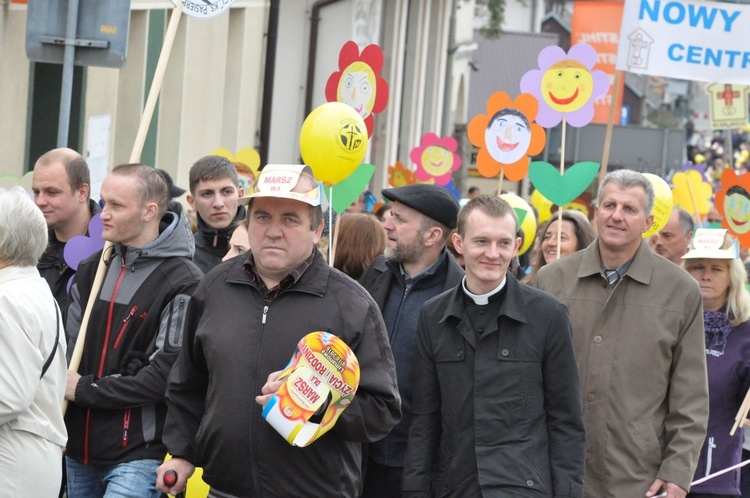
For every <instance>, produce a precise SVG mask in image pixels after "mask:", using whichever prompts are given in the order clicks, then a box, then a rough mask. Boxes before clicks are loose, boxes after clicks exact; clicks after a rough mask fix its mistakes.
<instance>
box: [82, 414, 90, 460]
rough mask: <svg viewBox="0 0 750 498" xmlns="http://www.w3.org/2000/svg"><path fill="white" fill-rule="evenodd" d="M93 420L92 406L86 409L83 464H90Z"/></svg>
mask: <svg viewBox="0 0 750 498" xmlns="http://www.w3.org/2000/svg"><path fill="white" fill-rule="evenodd" d="M90 421H91V408H89V409H88V410H86V430H85V431H83V464H84V465H88V464H89V422H90Z"/></svg>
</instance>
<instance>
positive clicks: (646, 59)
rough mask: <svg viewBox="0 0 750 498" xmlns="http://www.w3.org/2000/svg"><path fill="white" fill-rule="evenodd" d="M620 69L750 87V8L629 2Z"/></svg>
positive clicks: (687, 0)
mask: <svg viewBox="0 0 750 498" xmlns="http://www.w3.org/2000/svg"><path fill="white" fill-rule="evenodd" d="M617 69H620V70H623V71H630V72H632V73H639V74H650V75H654V76H668V77H672V78H680V79H686V80H694V81H706V82H714V81H720V82H722V83H737V84H748V83H750V6H746V5H739V4H734V3H723V2H704V1H700V0H625V9H624V11H623V16H622V27H621V28H620V44H619V47H618V52H617Z"/></svg>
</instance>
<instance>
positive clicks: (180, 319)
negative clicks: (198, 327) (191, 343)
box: [161, 294, 190, 353]
mask: <svg viewBox="0 0 750 498" xmlns="http://www.w3.org/2000/svg"><path fill="white" fill-rule="evenodd" d="M189 302H190V296H187V295H184V294H180V295H178V296H175V298H174V299H172V302H171V303H169V311H168V312H167V313H165V314H164V315H162V323H161V329H162V330H163V331H166V334H165V337H164V351H165V352H167V353H176V352H178V351H179V350H180V347H181V346H182V335H183V327H184V325H185V316H186V314H187V307H188V304H189Z"/></svg>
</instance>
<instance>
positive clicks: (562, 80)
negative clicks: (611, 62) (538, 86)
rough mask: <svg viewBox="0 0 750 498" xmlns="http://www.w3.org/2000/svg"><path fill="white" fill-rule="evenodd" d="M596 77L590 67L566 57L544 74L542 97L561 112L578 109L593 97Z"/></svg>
mask: <svg viewBox="0 0 750 498" xmlns="http://www.w3.org/2000/svg"><path fill="white" fill-rule="evenodd" d="M593 89H594V79H593V78H592V77H591V72H590V71H589V68H587V67H586V66H584V65H583V64H581V63H580V62H578V61H574V60H571V59H565V60H562V61H560V62H556V63H555V64H552V66H550V68H549V69H548V70H547V71H546V72H545V73H544V76H542V97H544V101H545V102H547V105H549V106H550V107H551V108H552V109H554V110H556V111H559V112H573V111H577V110H578V109H580V108H581V107H583V106H584V104H586V102H588V101H589V99H590V98H591V93H592V91H593Z"/></svg>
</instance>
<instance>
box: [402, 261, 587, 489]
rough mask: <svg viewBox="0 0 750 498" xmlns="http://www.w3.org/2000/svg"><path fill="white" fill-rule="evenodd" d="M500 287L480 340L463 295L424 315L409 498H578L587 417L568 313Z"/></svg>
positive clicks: (541, 298)
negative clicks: (434, 497)
mask: <svg viewBox="0 0 750 498" xmlns="http://www.w3.org/2000/svg"><path fill="white" fill-rule="evenodd" d="M506 282H507V284H506V290H505V291H504V292H505V296H504V297H503V300H502V302H501V304H500V308H499V312H498V317H497V321H496V322H491V324H490V326H489V327H488V328H487V329H486V330H485V331H484V333H483V334H481V336H479V335H478V334H476V333H475V331H474V330H473V329H472V326H471V323H470V321H469V318H468V316H466V310H465V304H464V295H463V288H462V286H458V287H456V288H455V289H453V290H451V291H448V292H446V293H443V294H441V295H439V296H437V297H436V298H434V299H431V300H430V301H428V302H427V303H426V304H425V306H424V308H422V314H421V315H420V319H419V329H418V333H417V334H418V335H417V348H418V353H417V357H416V359H415V361H416V365H415V372H414V379H415V380H414V386H413V388H414V398H413V400H412V422H411V426H410V430H409V444H408V448H407V454H406V461H405V467H404V477H403V490H404V495H405V496H427V495H429V494H430V492H431V489H432V492H434V493H435V494H436V495H437V496H453V497H461V498H464V497H472V496H484V497H509V496H514V497H515V496H519V497H520V496H523V497H526V496H528V497H541V496H555V497H558V496H566V497H567V496H582V495H583V467H584V454H585V440H584V439H585V438H584V426H583V413H582V407H581V395H580V389H579V383H578V372H577V369H576V363H575V357H574V354H573V344H572V340H571V333H570V322H569V320H568V312H567V309H566V308H565V305H564V304H563V303H562V302H560V301H559V300H557V299H556V298H554V297H552V296H550V295H549V294H546V293H544V292H541V291H539V290H536V289H533V288H531V287H528V286H526V285H523V284H521V283H519V282H518V281H517V280H516V279H515V278H514V277H513V276H511V275H510V274H508V276H507V280H506ZM436 462H437V463H438V464H439V466H438V467H437V469H438V475H437V476H436V477H435V478H434V479H435V482H432V481H433V476H432V475H431V471H432V470H433V464H434V463H436Z"/></svg>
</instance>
